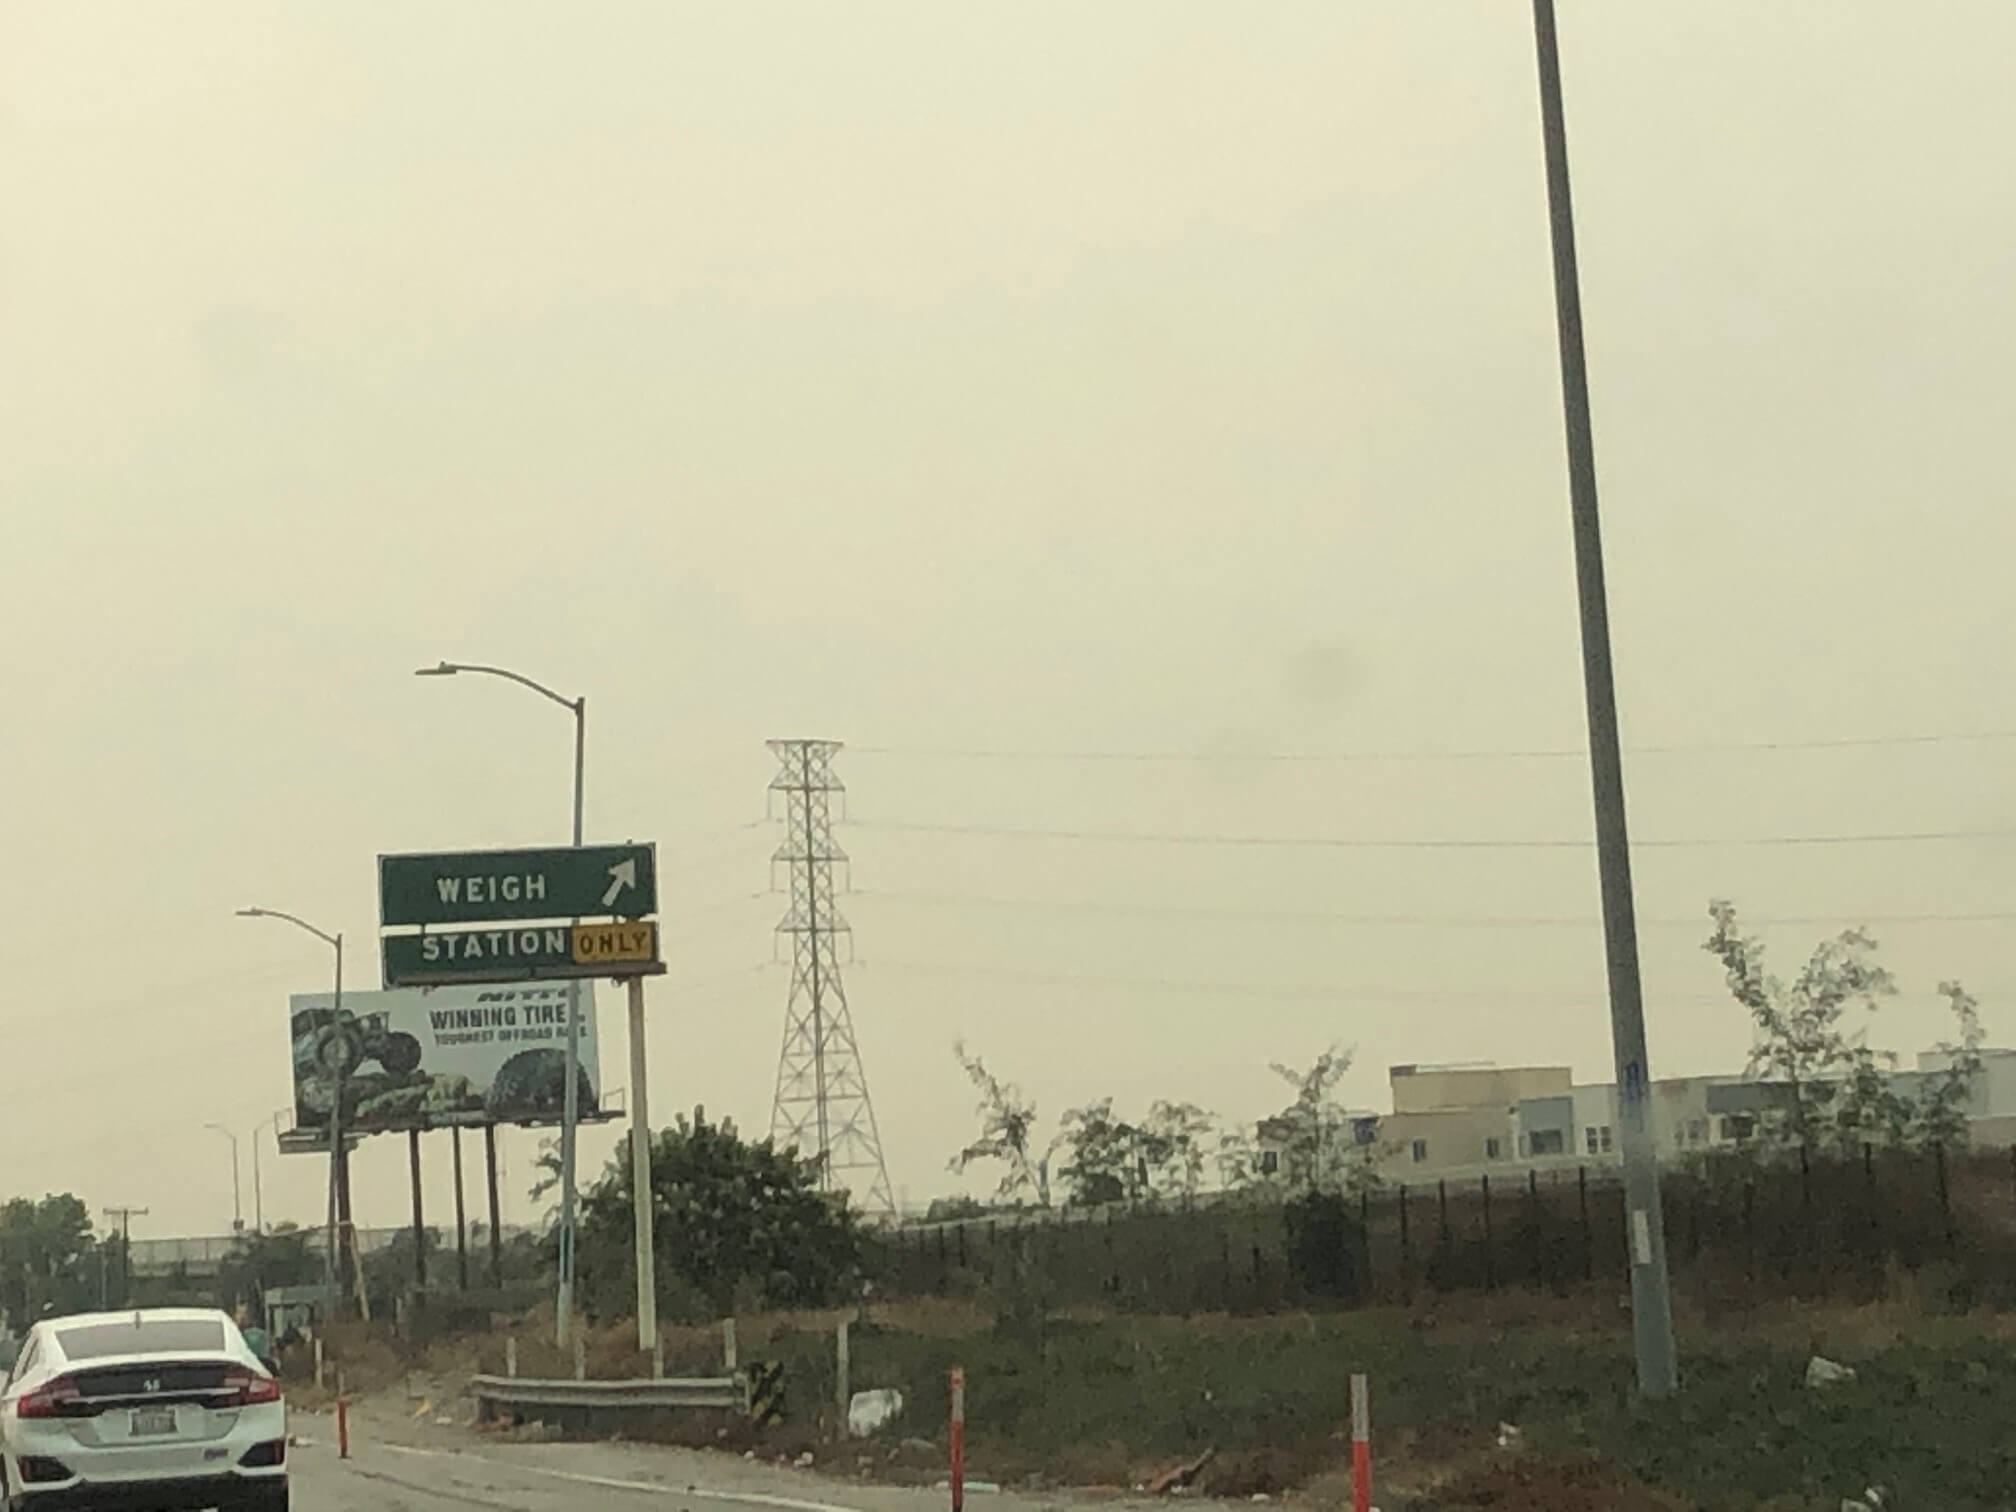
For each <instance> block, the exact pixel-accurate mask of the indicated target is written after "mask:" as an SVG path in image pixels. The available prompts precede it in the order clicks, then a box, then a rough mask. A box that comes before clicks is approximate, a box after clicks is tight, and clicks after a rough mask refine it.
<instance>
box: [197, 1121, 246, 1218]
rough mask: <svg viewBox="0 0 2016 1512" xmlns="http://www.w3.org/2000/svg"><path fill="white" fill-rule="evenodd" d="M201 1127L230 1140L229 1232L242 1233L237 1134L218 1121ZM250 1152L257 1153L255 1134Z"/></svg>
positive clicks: (242, 1205)
mask: <svg viewBox="0 0 2016 1512" xmlns="http://www.w3.org/2000/svg"><path fill="white" fill-rule="evenodd" d="M203 1127H204V1128H206V1129H214V1130H216V1131H217V1132H218V1133H219V1134H222V1135H223V1136H224V1137H225V1138H226V1139H228V1140H230V1141H231V1232H232V1233H234V1234H237V1233H242V1232H243V1231H244V1228H245V1207H244V1203H243V1201H242V1199H241V1196H240V1190H239V1186H238V1136H237V1135H236V1134H233V1133H232V1132H231V1131H230V1130H229V1129H227V1128H225V1127H224V1125H222V1124H220V1123H206V1124H205V1125H203ZM252 1153H253V1155H254V1157H255V1158H256V1157H257V1155H258V1153H259V1146H258V1144H257V1143H256V1136H255V1143H254V1144H253V1146H252Z"/></svg>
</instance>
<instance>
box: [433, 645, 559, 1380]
mask: <svg viewBox="0 0 2016 1512" xmlns="http://www.w3.org/2000/svg"><path fill="white" fill-rule="evenodd" d="M458 672H470V673H478V674H481V675H482V676H485V677H501V678H503V679H504V680H505V681H506V682H514V683H517V684H518V686H520V687H521V688H530V689H531V690H532V691H533V692H534V693H537V694H538V695H539V696H540V697H541V698H546V699H550V700H552V701H553V702H554V703H556V704H558V705H560V707H561V708H563V709H565V710H567V711H568V712H569V713H570V714H572V715H573V716H574V845H575V846H576V848H577V849H578V848H579V846H580V844H581V806H582V776H583V762H584V759H585V757H586V753H587V747H588V700H587V698H586V697H585V696H584V697H581V698H567V697H565V696H564V695H562V694H559V693H555V692H554V691H553V690H552V689H551V688H549V687H547V686H546V685H545V684H544V683H539V682H534V681H533V680H532V679H531V678H529V677H526V676H525V675H523V674H522V673H518V672H513V671H510V670H509V669H508V668H505V667H484V666H477V665H475V664H474V663H471V662H451V661H444V662H438V663H436V664H435V665H434V666H431V667H422V668H420V669H419V670H418V671H416V672H415V673H414V674H413V675H414V676H415V677H453V676H455V675H456V674H457V673H458ZM576 922H577V923H578V922H579V921H578V920H577V921H576ZM580 1064H581V983H580V982H579V981H578V980H571V979H570V980H569V981H568V983H567V1061H566V1069H565V1072H564V1075H565V1079H566V1087H565V1090H564V1091H563V1093H562V1094H561V1097H562V1101H561V1110H560V1295H559V1297H558V1298H557V1299H556V1308H557V1314H558V1321H557V1322H556V1323H555V1325H554V1337H555V1339H556V1341H557V1342H558V1343H559V1344H561V1345H562V1346H565V1344H566V1343H567V1336H568V1331H569V1329H570V1327H571V1326H572V1323H573V1316H574V1208H575V1194H574V1171H575V1164H574V1146H575V1130H576V1127H577V1125H578V1124H579V1122H580V1117H581V1106H580V1091H579V1089H578V1088H577V1087H576V1086H575V1081H576V1078H577V1077H579V1075H580V1070H579V1067H580Z"/></svg>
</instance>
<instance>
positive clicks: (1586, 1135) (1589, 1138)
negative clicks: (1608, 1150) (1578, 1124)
mask: <svg viewBox="0 0 2016 1512" xmlns="http://www.w3.org/2000/svg"><path fill="white" fill-rule="evenodd" d="M1582 1137H1583V1139H1584V1140H1585V1141H1586V1142H1587V1143H1588V1146H1589V1153H1590V1154H1591V1155H1594V1154H1595V1153H1596V1125H1594V1124H1591V1125H1589V1127H1588V1128H1586V1129H1584V1130H1583V1131H1582Z"/></svg>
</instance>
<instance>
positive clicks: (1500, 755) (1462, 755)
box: [848, 730, 2016, 766]
mask: <svg viewBox="0 0 2016 1512" xmlns="http://www.w3.org/2000/svg"><path fill="white" fill-rule="evenodd" d="M2004 740H2016V730H1973V731H1950V732H1942V733H1932V734H1909V735H1860V736H1841V737H1835V738H1822V739H1810V740H1730V741H1700V742H1674V743H1670V744H1662V745H1637V746H1626V747H1625V748H1624V749H1625V751H1626V752H1627V753H1628V754H1630V755H1633V756H1678V755H1695V754H1702V753H1707V752H1715V751H1838V750H1857V749H1877V748H1883V747H1894V746H1928V745H1958V744H1969V743H1973V744H1979V743H1983V742H1991V741H2004ZM848 749H849V750H850V751H852V752H854V753H855V754H857V755H862V756H894V757H903V758H910V759H922V760H949V761H1083V762H1102V761H1104V762H1174V763H1194V764H1196V765H1199V766H1209V765H1212V764H1214V763H1218V762H1250V763H1263V764H1264V763H1274V764H1284V765H1285V764H1294V763H1322V762H1370V761H1552V760H1571V759H1572V760H1587V759H1588V755H1589V752H1588V749H1587V748H1586V747H1584V746H1579V745H1576V746H1527V747H1519V746H1511V747H1501V748H1497V749H1477V750H1456V751H1450V750H1436V749H1433V748H1426V749H1416V750H1388V751H1174V750H1133V751H1128V750H1119V751H1072V750H1033V749H1021V750H1018V749H1009V748H992V749H990V748H985V747H958V746H850V747H848Z"/></svg>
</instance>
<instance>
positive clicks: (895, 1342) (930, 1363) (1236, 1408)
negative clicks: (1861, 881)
mask: <svg viewBox="0 0 2016 1512" xmlns="http://www.w3.org/2000/svg"><path fill="white" fill-rule="evenodd" d="M1895 1293H1896V1294H1895V1295H1894V1296H1893V1297H1892V1299H1891V1300H1889V1301H1886V1302H1882V1303H1877V1304H1872V1305H1867V1306H1862V1307H1848V1306H1843V1305H1840V1304H1833V1303H1818V1304H1797V1303H1782V1304H1775V1305H1773V1306H1770V1307H1768V1308H1763V1309H1758V1310H1756V1311H1754V1312H1749V1313H1746V1314H1743V1315H1741V1316H1736V1315H1718V1316H1717V1317H1716V1318H1715V1319H1714V1320H1713V1321H1712V1322H1711V1321H1710V1320H1709V1319H1708V1318H1706V1317H1704V1316H1703V1315H1702V1314H1701V1313H1700V1312H1699V1311H1698V1310H1697V1309H1694V1308H1691V1307H1687V1306H1684V1305H1683V1307H1682V1312H1681V1316H1680V1319H1679V1327H1680V1338H1681V1345H1682V1352H1683V1362H1684V1371H1685V1382H1684V1385H1683V1389H1682V1391H1681V1393H1680V1395H1679V1396H1678V1397H1677V1398H1675V1399H1673V1400H1671V1401H1669V1402H1663V1403H1642V1402H1640V1401H1638V1400H1637V1399H1636V1398H1635V1395H1634V1393H1633V1390H1632V1380H1633V1376H1632V1363H1631V1344H1630V1330H1629V1320H1628V1315H1627V1314H1626V1312H1625V1310H1624V1308H1623V1305H1622V1299H1621V1298H1620V1297H1619V1296H1618V1295H1617V1294H1616V1293H1615V1292H1614V1291H1598V1290H1593V1289H1592V1290H1590V1291H1587V1292H1584V1293H1582V1294H1579V1295H1576V1296H1572V1297H1566V1298H1560V1297H1545V1296H1531V1295H1527V1296H1518V1295H1510V1294H1501V1295H1499V1296H1496V1297H1490V1298H1472V1299H1463V1300H1461V1301H1456V1300H1451V1299H1442V1300H1441V1301H1440V1302H1439V1303H1438V1304H1437V1305H1436V1307H1435V1308H1434V1309H1432V1310H1430V1309H1428V1308H1416V1309H1403V1308H1381V1309H1368V1310H1364V1311H1358V1312H1349V1313H1330V1314H1306V1313H1305V1314H1291V1315H1281V1316H1273V1317H1239V1318H1234V1317H1228V1316H1224V1315H1215V1316H1199V1317H1192V1318H1181V1319H1179V1318H1164V1317H1149V1316H1140V1315H1111V1314H1103V1313H1099V1312H1094V1311H1089V1310H1087V1311H1075V1312H1071V1313H1067V1314H1064V1315H1060V1316H1054V1317H1051V1318H1049V1319H1047V1320H1045V1321H1043V1322H1042V1323H1040V1324H1034V1323H1031V1322H1028V1321H1026V1320H1025V1321H1024V1322H1023V1323H1021V1324H1019V1325H1014V1326H1008V1325H1001V1324H997V1323H996V1321H995V1319H994V1318H993V1317H991V1316H990V1315H989V1314H988V1313H986V1312H984V1311H983V1310H981V1309H979V1308H977V1307H974V1306H970V1305H962V1304H956V1303H903V1304H890V1305H886V1306H882V1307H877V1308H875V1309H873V1310H872V1311H871V1312H870V1314H869V1316H868V1319H867V1320H866V1321H865V1322H863V1321H861V1320H860V1319H859V1317H858V1315H849V1316H853V1317H854V1321H853V1323H852V1327H851V1337H850V1343H851V1354H852V1371H851V1378H852V1384H853V1386H854V1387H855V1388H856V1389H865V1388H869V1387H881V1386H894V1387H897V1388H899V1389H900V1390H901V1391H902V1392H903V1395H904V1404H905V1405H904V1412H903V1416H902V1418H901V1420H900V1421H898V1422H897V1423H895V1424H892V1425H891V1426H890V1427H889V1428H888V1429H886V1430H885V1431H884V1433H883V1434H882V1435H881V1436H879V1437H878V1439H877V1440H876V1441H875V1442H874V1443H873V1444H863V1443H859V1442H835V1441H834V1439H833V1436H832V1428H833V1424H834V1419H835V1416H836V1407H835V1405H834V1398H835V1389H836V1385H837V1382H836V1380H835V1375H834V1363H833V1357H834V1350H833V1326H834V1325H835V1324H836V1323H837V1321H838V1320H839V1317H840V1316H841V1315H840V1314H837V1313H836V1314H825V1315H798V1316H785V1317H772V1318H752V1319H744V1320H741V1322H740V1326H739V1334H740V1341H739V1342H740V1349H741V1356H742V1359H743V1360H744V1361H751V1360H776V1361H779V1362H781V1363H782V1364H783V1365H784V1366H785V1369H786V1374H787V1379H788V1382H789V1386H788V1396H787V1408H788V1416H787V1421H786V1423H785V1424H784V1425H783V1426H782V1427H781V1428H779V1429H772V1430H768V1431H766V1432H764V1433H760V1434H759V1433H757V1432H755V1431H754V1430H751V1429H749V1428H748V1427H747V1426H746V1425H739V1424H738V1425H729V1424H725V1423H706V1424H702V1423H697V1422H688V1423H684V1424H682V1425H680V1426H677V1427H674V1428H672V1429H670V1430H669V1431H668V1435H667V1436H668V1437H670V1438H678V1439H682V1440H684V1441H687V1442H700V1443H718V1444H721V1445H722V1446H724V1447H731V1448H735V1449H738V1450H740V1449H744V1448H752V1449H756V1450H757V1451H758V1452H762V1453H766V1454H779V1453H789V1454H790V1455H792V1456H796V1455H797V1454H798V1453H800V1452H801V1451H803V1450H807V1449H810V1450H811V1451H812V1452H813V1453H814V1455H815V1460H816V1462H817V1463H819V1464H820V1465H821V1466H822V1468H825V1469H828V1470H832V1471H835V1472H838V1473H841V1474H848V1475H853V1474H858V1473H871V1474H879V1473H899V1472H902V1471H908V1472H909V1473H911V1474H913V1475H921V1474H926V1473H928V1472H929V1471H930V1470H931V1469H932V1468H933V1467H934V1466H935V1465H936V1464H938V1463H942V1446H943V1443H944V1419H945V1408H946V1388H945V1377H946V1372H947V1371H948V1370H949V1369H950V1368H951V1367H952V1366H953V1365H955V1364H956V1365H960V1366H962V1367H964V1369H965V1371H966V1373H967V1382H968V1385H967V1405H968V1456H969V1463H970V1466H971V1470H970V1473H971V1474H972V1475H974V1476H975V1477H982V1478H986V1479H990V1480H996V1481H999V1482H1001V1483H1003V1484H1008V1485H1014V1484H1030V1485H1044V1486H1058V1485H1064V1486H1101V1485H1104V1486H1113V1487H1121V1486H1128V1487H1131V1486H1134V1485H1138V1484H1140V1483H1141V1482H1142V1481H1143V1480H1145V1479H1146V1478H1147V1477H1148V1475H1150V1474H1151V1473H1152V1472H1153V1471H1155V1470H1158V1469H1161V1468H1163V1467H1166V1466H1168V1465H1169V1464H1171V1463H1174V1462H1177V1461H1180V1460H1186V1459H1194V1458H1195V1457H1197V1456H1199V1455H1201V1454H1202V1453H1203V1451H1204V1450H1206V1449H1212V1450H1215V1451H1216V1453H1215V1455H1214V1457H1213V1458H1212V1459H1211V1461H1210V1462H1209V1463H1208V1464H1207V1465H1206V1466H1205V1467H1204V1468H1203V1470H1202V1471H1201V1472H1200V1474H1199V1476H1198V1479H1197V1482H1196V1489H1197V1490H1198V1491H1199V1492H1201V1493H1203V1494H1206V1495H1220V1496H1239V1497H1249V1496H1254V1495H1259V1494H1267V1495H1281V1494H1284V1493H1292V1494H1299V1495H1304V1496H1308V1497H1311V1498H1312V1499H1317V1500H1323V1501H1331V1500H1336V1499H1339V1493H1340V1491H1341V1487H1342V1483H1341V1482H1340V1480H1339V1474H1340V1471H1341V1469H1342V1467H1343V1466H1344V1465H1345V1464H1346V1463H1348V1455H1349V1442H1348V1409H1347V1405H1346V1404H1347V1402H1348V1399H1349V1398H1348V1388H1349V1377H1350V1375H1351V1374H1352V1373H1353V1372H1354V1371H1362V1372H1364V1373H1366V1374H1367V1375H1368V1376H1369V1377H1370V1378H1371V1383H1372V1394H1373V1419H1374V1440H1375V1461H1376V1466H1377V1471H1378V1479H1379V1485H1380V1504H1381V1505H1382V1506H1384V1507H1386V1508H1387V1509H1388V1512H1394V1509H1397V1508H1406V1507H1413V1508H1417V1509H1422V1512H1427V1509H1436V1508H1447V1509H1456V1508H1468V1507H1486V1506H1488V1507H1494V1508H1498V1509H1501V1512H1520V1509H1535V1512H1537V1509H1540V1508H1543V1507H1544V1508H1547V1509H1549V1512H1575V1509H1578V1508H1589V1509H1592V1512H1593V1509H1597V1508H1601V1509H1604V1512H1684V1509H1689V1508H1694V1509H1699V1512H1736V1509H1742V1512H1754V1509H1756V1508H1759V1507H1770V1508H1774V1509H1777V1512H1804V1509H1807V1508H1820V1507H1824V1508H1826V1509H1827V1512H1835V1509H1837V1508H1838V1507H1839V1506H1840V1504H1841V1501H1842V1499H1843V1498H1844V1497H1853V1496H1860V1495H1861V1494H1862V1492H1863V1490H1864V1489H1865V1488H1866V1487H1869V1486H1881V1487H1883V1488H1884V1490H1885V1492H1886V1496H1887V1500H1886V1506H1889V1507H1892V1508H1906V1509H1912V1508H1936V1509H1940V1512H1974V1509H1986V1508H1992V1507H2002V1506H2005V1505H2007V1503H2008V1487H2009V1486H2010V1485H2012V1484H2016V1439H2012V1437H2011V1435H2010V1434H2009V1432H2008V1430H2007V1426H2006V1425H2007V1424H2009V1423H2010V1422H2012V1421H2016V1315H2006V1314H1992V1313H1962V1312H1958V1311H1954V1310H1950V1309H1949V1308H1948V1306H1947V1305H1946V1304H1945V1302H1944V1300H1943V1298H1942V1297H1941V1295H1940V1294H1939V1292H1938V1290H1937V1288H1936V1286H1931V1287H1921V1285H1920V1284H1919V1283H1918V1282H1914V1281H1912V1280H1910V1279H1908V1278H1901V1279H1899V1280H1898V1282H1897V1284H1896V1288H1895ZM543 1321H544V1320H538V1321H537V1322H534V1321H528V1324H527V1327H526V1329H525V1330H524V1331H523V1333H522V1334H521V1336H520V1338H521V1342H520V1346H519V1363H520V1369H521V1371H522V1372H523V1373H525V1374H528V1375H531V1374H562V1375H571V1374H572V1364H571V1359H569V1360H566V1361H563V1360H562V1359H561V1357H560V1356H559V1354H558V1352H557V1351H555V1350H553V1348H552V1345H551V1342H550V1339H548V1340H546V1341H543V1342H542V1341H541V1340H540V1339H539V1338H538V1337H537V1336H536V1332H535V1331H536V1329H537V1327H538V1325H539V1322H543ZM667 1342H668V1355H667V1369H668V1371H669V1372H671V1373H675V1374H678V1373H693V1374H704V1373H712V1372H714V1371H717V1370H718V1369H719V1366H720V1354H719V1351H720V1336H719V1333H718V1332H717V1331H715V1330H713V1329H681V1330H672V1331H669V1332H668V1335H667ZM635 1344H636V1340H635V1336H634V1333H626V1332H625V1331H624V1330H622V1329H614V1328H612V1329H605V1330H595V1331H593V1332H592V1333H591V1335H590V1342H589V1349H588V1364H589V1372H590V1374H591V1375H596V1376H618V1375H625V1374H633V1373H635V1372H636V1370H637V1368H638V1360H639V1357H638V1355H637V1352H636V1349H635ZM339 1349H341V1350H342V1351H344V1352H346V1353H347V1352H349V1351H350V1349H351V1346H350V1345H349V1344H348V1343H345V1344H343V1345H340V1346H339ZM502 1350H503V1340H502V1338H501V1336H499V1335H495V1334H492V1335H486V1336H482V1337H478V1338H474V1339H465V1340H461V1341H443V1342H440V1343H437V1344H436V1345H434V1346H432V1347H431V1348H430V1350H429V1351H428V1358H427V1359H426V1360H425V1361H423V1362H419V1363H421V1364H423V1365H424V1366H425V1368H427V1369H429V1370H430V1371H431V1372H434V1373H453V1372H457V1371H461V1372H469V1371H474V1370H477V1369H487V1370H497V1369H501V1365H502ZM1816 1353H1819V1354H1824V1355H1826V1356H1828V1357H1829V1358H1831V1359H1834V1360H1837V1361H1839V1362H1841V1363H1843V1364H1847V1365H1851V1366H1853V1367H1855V1369H1856V1371H1857V1377H1856V1379H1855V1380H1854V1381H1852V1382H1848V1383H1844V1384H1841V1385H1837V1386H1833V1387H1828V1388H1825V1389H1821V1390H1814V1389H1809V1388H1808V1387H1807V1386H1806V1385H1805V1384H1804V1379H1803V1378H1804V1372H1805V1368H1806V1364H1807V1361H1808V1360H1809V1359H1810V1358H1811V1356H1812V1355H1814V1354H1816ZM360 1359H361V1356H360ZM383 1367H384V1361H383V1360H382V1359H381V1361H380V1369H381V1370H382V1369H383ZM359 1368H360V1369H361V1368H362V1367H361V1365H360V1367H359ZM353 1380H357V1381H359V1384H368V1382H366V1381H363V1380H362V1379H361V1378H360V1377H356V1376H353ZM385 1384H390V1382H389V1381H388V1382H386V1383H385ZM1501 1425H1512V1426H1514V1427H1516V1428H1517V1429H1518V1433H1517V1435H1516V1439H1517V1446H1516V1447H1501V1444H1500V1428H1501ZM906 1441H908V1442H906ZM927 1441H928V1444H929V1446H930V1447H928V1448H927V1447H926V1444H927Z"/></svg>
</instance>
